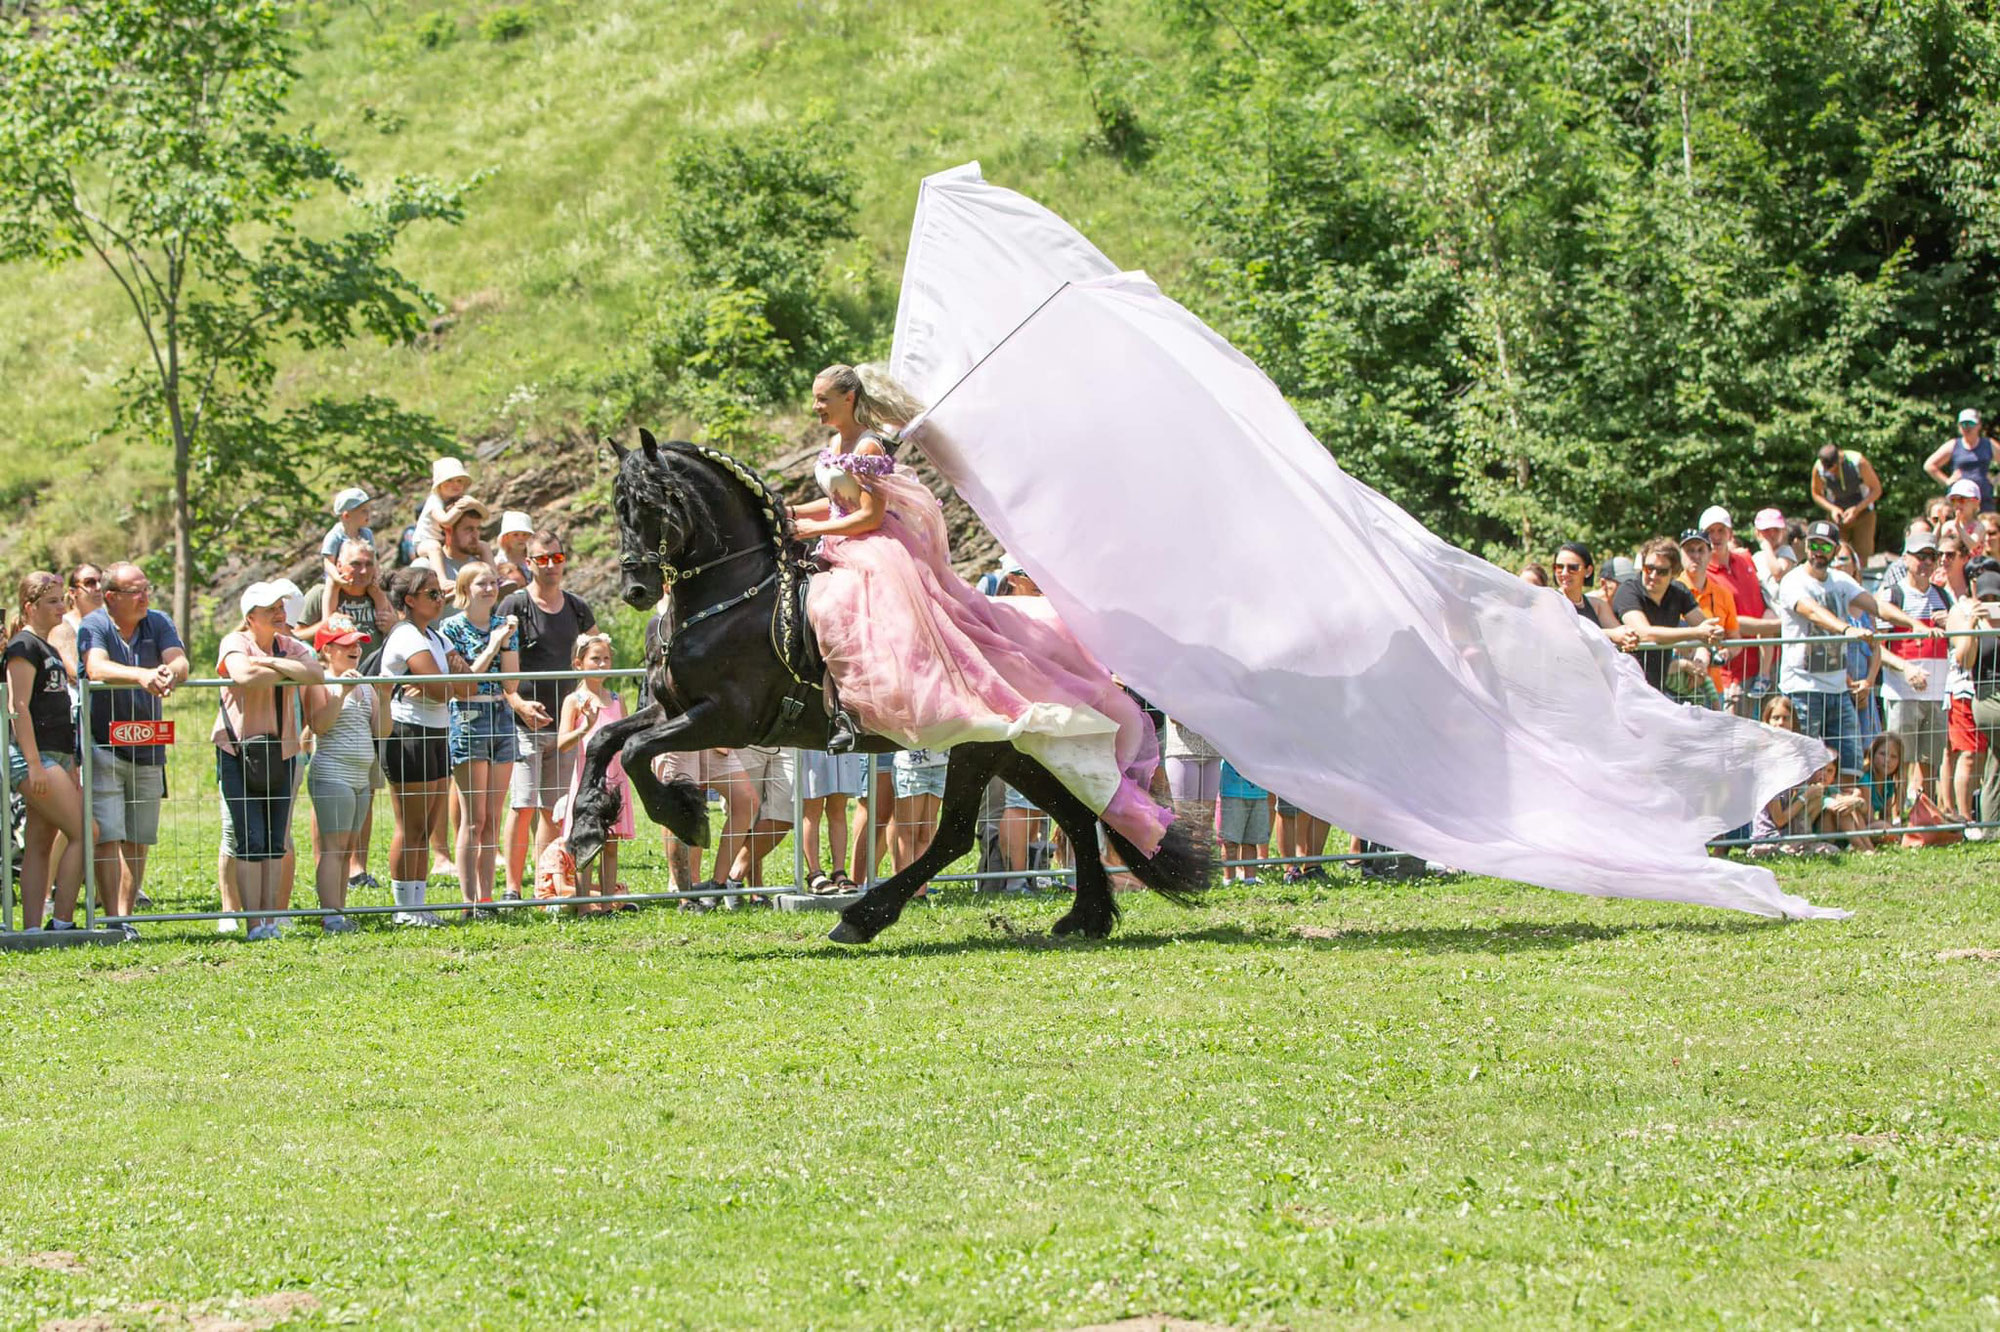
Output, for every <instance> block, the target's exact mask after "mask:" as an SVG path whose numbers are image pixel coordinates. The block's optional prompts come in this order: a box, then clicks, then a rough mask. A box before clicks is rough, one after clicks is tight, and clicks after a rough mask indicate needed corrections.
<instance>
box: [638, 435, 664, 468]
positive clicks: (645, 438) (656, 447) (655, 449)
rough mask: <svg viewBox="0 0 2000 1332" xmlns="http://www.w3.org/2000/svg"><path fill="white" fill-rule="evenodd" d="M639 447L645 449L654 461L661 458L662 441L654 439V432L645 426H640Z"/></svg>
mask: <svg viewBox="0 0 2000 1332" xmlns="http://www.w3.org/2000/svg"><path fill="white" fill-rule="evenodd" d="M639 447H640V448H642V449H644V450H645V451H646V456H647V457H648V458H650V459H652V460H653V461H654V462H658V461H659V460H660V441H659V440H657V439H654V438H653V432H652V431H650V430H648V429H646V427H644V426H640V427H639Z"/></svg>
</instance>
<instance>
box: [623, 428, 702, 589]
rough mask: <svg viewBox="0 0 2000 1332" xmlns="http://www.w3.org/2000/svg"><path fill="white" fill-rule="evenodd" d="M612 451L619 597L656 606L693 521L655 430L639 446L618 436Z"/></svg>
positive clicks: (645, 434)
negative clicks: (632, 446) (630, 446)
mask: <svg viewBox="0 0 2000 1332" xmlns="http://www.w3.org/2000/svg"><path fill="white" fill-rule="evenodd" d="M611 452H612V453H613V454H614V455H616V457H617V459H618V476H617V479H616V480H615V481H613V482H612V486H611V497H612V503H613V505H614V506H615V507H616V509H617V511H618V568H619V571H620V574H621V578H620V583H621V587H620V590H619V595H620V596H621V597H623V598H624V600H625V604H626V605H628V606H631V607H633V608H635V609H637V610H650V609H652V608H653V606H655V605H657V604H658V602H659V600H660V596H661V593H662V592H663V591H664V589H665V585H666V575H665V570H666V569H667V568H669V567H671V566H672V565H673V563H674V561H675V560H676V559H677V558H679V556H680V554H681V551H682V549H683V548H684V547H685V546H686V545H687V543H688V540H689V538H690V537H691V536H692V532H691V527H692V524H691V523H690V522H689V518H688V512H687V508H686V505H685V503H684V501H683V499H682V497H681V495H680V494H679V493H678V487H676V486H675V484H674V480H673V476H672V472H671V469H670V467H669V464H668V462H667V458H666V455H665V454H664V453H663V452H662V451H661V449H660V443H659V441H658V440H656V439H654V438H653V434H652V432H651V431H650V430H641V431H640V432H639V447H638V448H636V449H628V448H624V447H623V446H621V445H620V444H619V443H618V442H617V441H616V440H613V441H612V442H611Z"/></svg>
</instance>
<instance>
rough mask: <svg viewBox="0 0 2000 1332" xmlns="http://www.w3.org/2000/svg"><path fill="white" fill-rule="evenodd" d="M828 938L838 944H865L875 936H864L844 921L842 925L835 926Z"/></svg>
mask: <svg viewBox="0 0 2000 1332" xmlns="http://www.w3.org/2000/svg"><path fill="white" fill-rule="evenodd" d="M826 937H827V938H829V939H831V940H832V941H833V942H835V943H838V944H864V943H867V942H868V941H869V940H870V939H872V938H874V937H875V936H873V935H872V934H864V933H862V932H861V931H860V930H857V929H855V928H854V926H853V925H851V924H849V923H848V922H847V921H844V920H843V921H841V922H840V924H838V925H836V926H834V927H833V930H832V932H831V933H829V934H828V935H827V936H826Z"/></svg>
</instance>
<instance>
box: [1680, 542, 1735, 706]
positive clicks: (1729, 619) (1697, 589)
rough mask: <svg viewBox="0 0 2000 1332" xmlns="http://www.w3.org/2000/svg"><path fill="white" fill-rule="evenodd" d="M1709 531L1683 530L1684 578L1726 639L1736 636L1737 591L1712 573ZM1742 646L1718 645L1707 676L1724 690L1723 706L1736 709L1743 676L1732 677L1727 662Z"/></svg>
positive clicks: (1722, 691) (1703, 609) (1704, 614)
mask: <svg viewBox="0 0 2000 1332" xmlns="http://www.w3.org/2000/svg"><path fill="white" fill-rule="evenodd" d="M1711 549H1712V548H1711V547H1710V545H1709V542H1708V534H1707V533H1706V532H1704V531H1702V530H1701V529H1700V528H1699V527H1690V528H1689V529H1688V530H1687V531H1685V532H1683V533H1681V582H1683V583H1685V584H1687V590H1688V591H1690V592H1692V593H1694V602H1695V605H1697V606H1699V607H1701V613H1702V616H1703V618H1704V619H1709V620H1719V621H1720V622H1721V624H1722V634H1723V637H1724V638H1725V639H1728V638H1735V637H1737V624H1736V594H1735V593H1734V592H1733V591H1731V590H1730V587H1729V584H1727V583H1725V582H1723V581H1722V580H1721V579H1720V578H1711V577H1709V572H1708V557H1709V554H1710V551H1711ZM1742 650H1743V649H1742V648H1733V647H1718V648H1715V649H1714V650H1713V652H1712V654H1711V656H1710V659H1709V663H1708V678H1709V679H1711V680H1713V681H1714V682H1715V687H1716V688H1717V689H1718V690H1720V691H1721V693H1722V706H1723V707H1724V708H1725V709H1727V710H1729V711H1734V710H1735V707H1736V700H1737V698H1738V696H1739V695H1741V694H1742V692H1743V682H1742V680H1741V679H1737V678H1732V673H1731V672H1730V670H1729V669H1728V665H1727V663H1728V662H1729V661H1730V660H1731V659H1732V658H1733V657H1735V655H1736V654H1737V653H1738V652H1741V651H1742Z"/></svg>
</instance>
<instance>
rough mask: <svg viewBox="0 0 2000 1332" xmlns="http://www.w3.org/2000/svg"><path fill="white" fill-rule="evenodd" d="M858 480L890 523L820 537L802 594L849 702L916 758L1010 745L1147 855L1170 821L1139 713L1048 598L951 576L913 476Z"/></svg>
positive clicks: (925, 495)
mask: <svg viewBox="0 0 2000 1332" xmlns="http://www.w3.org/2000/svg"><path fill="white" fill-rule="evenodd" d="M871 461H873V460H871ZM883 461H886V460H883ZM855 479H856V480H857V481H858V482H859V483H860V484H862V485H864V486H866V487H868V488H869V489H871V490H873V491H874V492H875V493H876V494H877V495H879V496H880V497H881V499H882V502H883V515H882V525H881V526H880V527H879V528H877V529H875V530H874V531H872V532H868V533H864V534H862V535H859V536H845V537H843V536H829V537H825V538H823V539H822V540H821V542H820V555H821V558H822V559H823V561H824V562H825V564H826V570H825V572H823V573H819V574H815V575H814V576H813V579H812V583H811V587H810V590H809V591H808V593H807V597H808V602H807V611H808V613H809V614H810V615H811V616H812V622H813V629H814V631H815V633H816V634H817V635H818V637H819V643H820V650H821V652H822V653H824V655H825V657H826V662H827V669H828V670H829V671H830V672H831V673H832V675H833V678H834V680H835V681H836V683H837V684H838V685H839V688H840V700H841V703H842V705H843V706H845V707H846V708H847V709H848V710H849V711H850V712H852V713H853V714H854V716H855V718H856V720H857V721H859V722H860V723H861V725H862V727H863V728H864V729H866V730H869V731H872V732H874V733H875V734H877V735H885V736H888V737H889V738H891V739H893V740H895V741H896V742H897V743H898V744H901V745H903V746H905V747H907V748H911V749H948V748H950V747H951V746H953V745H958V744H964V743H966V742H968V741H982V740H997V741H1005V742H1006V743H1009V744H1011V745H1013V746H1014V747H1015V748H1016V749H1019V750H1021V751H1022V752H1023V753H1025V754H1028V755H1029V756H1031V757H1033V758H1035V759H1036V760H1038V761H1039V762H1040V763H1041V764H1042V766H1043V767H1045V768H1047V769H1048V770H1049V771H1050V772H1051V773H1053V774H1054V775H1055V776H1056V778H1057V779H1058V780H1059V781H1061V782H1062V784H1063V785H1064V786H1065V787H1067V788H1068V789H1069V790H1070V791H1071V792H1073V793H1074V794H1075V795H1076V796H1077V797H1078V798H1079V799H1081V800H1082V801H1083V802H1084V803H1085V804H1086V805H1088V806H1089V807H1090V808H1091V810H1092V811H1093V812H1094V813H1096V814H1097V815H1098V817H1100V818H1102V819H1103V820H1104V822H1105V823H1107V824H1109V825H1110V826H1111V827H1112V828H1114V829H1116V830H1117V831H1118V832H1119V833H1120V834H1122V835H1123V836H1124V837H1125V838H1126V839H1127V840H1129V841H1130V842H1132V844H1133V845H1135V846H1136V847H1138V848H1139V849H1140V850H1141V851H1144V852H1146V853H1148V854H1151V853H1152V852H1153V851H1154V850H1155V849H1157V848H1158V846H1159V844H1160V839H1161V837H1162V836H1163V835H1164V834H1165V832H1166V829H1167V826H1168V825H1169V824H1170V823H1171V822H1172V815H1171V814H1170V813H1169V812H1168V811H1166V810H1164V809H1162V808H1160V806H1158V805H1156V804H1154V803H1153V801H1152V800H1151V799H1149V798H1148V797H1147V795H1146V784H1147V782H1148V780H1149V779H1150V778H1151V776H1152V773H1153V768H1154V766H1155V765H1156V763H1157V761H1158V753H1157V745H1156V744H1155V742H1154V739H1153V728H1152V725H1151V724H1150V723H1149V722H1148V721H1147V720H1146V716H1145V714H1144V713H1143V712H1142V711H1141V710H1140V709H1139V706H1138V704H1136V703H1134V702H1133V701H1132V700H1131V698H1130V697H1129V696H1128V695H1127V694H1126V693H1125V691H1124V690H1122V689H1120V688H1119V687H1118V685H1117V684H1116V682H1114V681H1113V680H1112V678H1111V675H1110V673H1109V672H1108V671H1106V670H1105V669H1104V667H1103V666H1102V665H1100V664H1099V663H1098V661H1097V659H1096V658H1094V657H1093V656H1091V654H1090V651H1089V649H1087V648H1085V647H1084V646H1083V645H1082V644H1081V643H1079V642H1078V641H1077V640H1076V638H1075V637H1074V636H1073V635H1072V634H1071V633H1070V632H1069V631H1068V630H1067V629H1066V628H1064V627H1063V624H1062V622H1061V621H1060V620H1058V619H1057V618H1056V617H1055V614H1054V612H1053V611H1052V610H1051V609H1050V608H1049V605H1048V602H1047V601H1046V600H1045V599H1044V598H1041V597H999V598H993V597H986V596H983V595H981V594H980V593H979V592H977V591H975V590H974V589H972V588H970V587H968V586H966V584H965V581H964V580H963V579H961V578H960V577H959V576H958V575H957V574H955V573H953V572H952V569H951V565H950V563H949V561H948V558H947V554H948V549H949V547H948V543H947V540H946V534H945V526H944V515H943V513H942V511H941V510H940V509H939V508H938V502H937V499H936V497H935V496H933V495H932V494H931V493H930V491H928V490H926V489H925V488H924V486H923V484H922V483H921V482H919V481H917V480H916V479H915V478H914V477H912V476H911V475H910V474H909V472H908V471H907V470H905V469H902V468H896V469H894V470H893V471H890V472H887V473H886V474H880V475H876V474H865V475H864V474H860V473H859V472H857V474H856V477H855Z"/></svg>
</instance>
